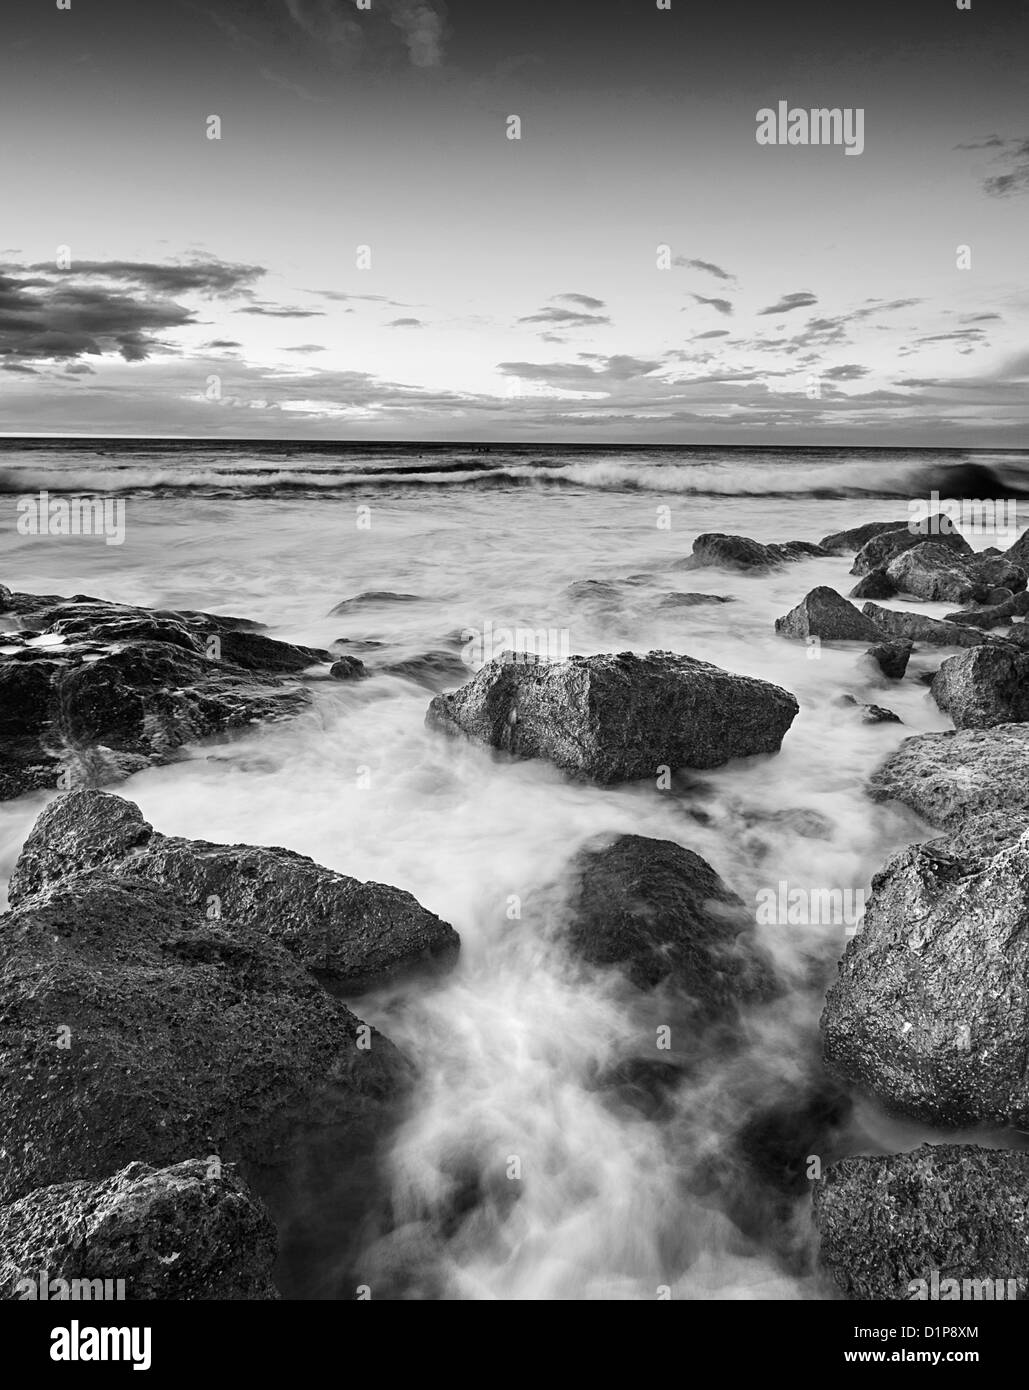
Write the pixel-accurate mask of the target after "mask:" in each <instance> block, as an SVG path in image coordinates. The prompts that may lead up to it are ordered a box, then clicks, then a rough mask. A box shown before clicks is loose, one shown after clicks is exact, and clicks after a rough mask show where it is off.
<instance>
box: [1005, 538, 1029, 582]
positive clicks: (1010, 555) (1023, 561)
mask: <svg viewBox="0 0 1029 1390" xmlns="http://www.w3.org/2000/svg"><path fill="white" fill-rule="evenodd" d="M1004 559H1005V560H1009V561H1010V562H1011V563H1012V564H1014V565H1020V566H1021V567H1022V569H1024V570H1026V571H1027V572H1029V530H1025V531H1023V532H1022V534H1021V535H1020V536H1019V538H1018V540H1017V541H1015V543H1014V545H1012V546H1009V548H1008V549H1007V550H1005V551H1004Z"/></svg>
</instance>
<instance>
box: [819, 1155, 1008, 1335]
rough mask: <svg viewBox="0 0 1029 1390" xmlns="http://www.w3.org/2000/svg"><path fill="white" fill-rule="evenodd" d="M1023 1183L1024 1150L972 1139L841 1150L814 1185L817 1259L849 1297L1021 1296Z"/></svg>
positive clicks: (948, 1298)
mask: <svg viewBox="0 0 1029 1390" xmlns="http://www.w3.org/2000/svg"><path fill="white" fill-rule="evenodd" d="M1027 1188H1029V1154H1025V1153H1008V1152H1005V1151H1003V1150H999V1149H984V1148H980V1147H979V1146H978V1145H975V1144H961V1145H955V1144H923V1145H922V1146H921V1148H918V1149H914V1150H913V1151H912V1152H911V1153H904V1154H887V1155H884V1156H878V1155H877V1156H874V1157H866V1156H862V1157H859V1158H846V1159H844V1160H843V1161H842V1162H840V1163H835V1164H833V1166H832V1167H831V1168H829V1169H828V1170H827V1171H826V1173H825V1176H824V1177H823V1179H822V1181H821V1182H820V1183H819V1184H818V1185H817V1186H816V1187H815V1190H814V1223H815V1226H816V1228H817V1231H818V1235H819V1238H820V1242H821V1249H820V1259H821V1262H822V1264H823V1266H824V1267H825V1268H826V1269H827V1270H828V1272H829V1274H830V1275H831V1276H832V1278H833V1280H834V1281H835V1283H836V1285H837V1287H838V1288H839V1289H840V1291H841V1292H842V1293H843V1295H844V1296H845V1297H846V1298H851V1299H856V1300H864V1299H904V1300H908V1299H932V1300H933V1301H935V1300H937V1299H947V1300H950V1299H968V1300H973V1299H991V1300H994V1301H997V1300H999V1299H1003V1300H1005V1301H1007V1300H1008V1299H1012V1300H1013V1299H1015V1298H1017V1297H1019V1296H1021V1297H1022V1298H1024V1297H1025V1294H1024V1292H1021V1290H1024V1289H1025V1288H1026V1280H1027V1279H1029V1224H1027V1222H1026V1219H1025V1194H1026V1190H1027ZM1009 1279H1010V1280H1012V1281H1014V1282H1013V1283H1012V1284H1011V1285H1008V1282H1007V1281H1008V1280H1009ZM951 1280H953V1281H957V1282H956V1283H954V1284H951V1283H949V1282H947V1281H951ZM998 1280H1000V1281H1003V1282H1002V1283H1001V1284H1000V1286H999V1287H1000V1292H999V1293H998V1283H997V1281H998ZM964 1281H975V1284H973V1285H969V1284H966V1283H965V1282H964ZM980 1281H981V1282H980ZM912 1321H914V1318H913V1317H912Z"/></svg>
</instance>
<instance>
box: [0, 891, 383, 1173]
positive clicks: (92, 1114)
mask: <svg viewBox="0 0 1029 1390" xmlns="http://www.w3.org/2000/svg"><path fill="white" fill-rule="evenodd" d="M0 1074H2V1075H3V1076H4V1078H5V1085H4V1087H3V1089H2V1090H0V1150H2V1151H4V1153H5V1155H6V1159H5V1162H4V1164H3V1165H2V1167H0V1201H11V1200H14V1199H16V1198H19V1197H21V1196H23V1195H24V1194H25V1193H27V1192H29V1191H31V1190H32V1189H33V1188H36V1187H40V1186H42V1185H44V1184H46V1185H49V1184H52V1183H54V1182H65V1181H70V1180H74V1179H79V1178H89V1179H98V1178H104V1177H107V1176H108V1175H110V1174H111V1173H113V1172H115V1171H117V1170H118V1169H120V1168H122V1167H124V1166H125V1164H127V1163H130V1162H132V1161H134V1160H140V1159H142V1160H145V1161H147V1162H149V1163H153V1164H155V1165H159V1166H165V1165H167V1164H172V1163H177V1162H180V1161H184V1160H186V1159H189V1158H193V1157H195V1156H196V1155H197V1154H198V1153H199V1154H212V1153H213V1154H218V1155H220V1156H221V1157H222V1158H223V1159H225V1160H228V1161H234V1160H241V1161H244V1162H247V1163H251V1164H261V1165H267V1164H275V1163H280V1162H284V1161H286V1160H287V1159H288V1158H289V1157H290V1155H291V1154H292V1153H293V1152H294V1149H295V1146H296V1145H297V1144H298V1143H300V1142H301V1136H302V1135H303V1134H305V1133H310V1132H311V1131H312V1130H315V1129H319V1128H322V1127H324V1126H329V1125H332V1126H337V1125H338V1126H348V1127H350V1128H351V1129H353V1127H354V1126H365V1125H369V1124H374V1123H376V1122H377V1120H378V1119H379V1117H381V1115H382V1113H383V1108H384V1106H385V1105H387V1104H388V1103H389V1102H390V1100H391V1099H394V1098H396V1097H398V1096H399V1095H400V1094H402V1092H403V1090H404V1089H405V1088H406V1086H407V1084H408V1081H409V1067H408V1064H407V1063H406V1062H405V1061H404V1060H403V1059H402V1057H401V1056H400V1054H399V1053H398V1052H397V1051H396V1049H395V1048H394V1047H393V1046H392V1044H391V1043H389V1041H388V1040H387V1039H386V1038H384V1037H382V1036H381V1035H379V1034H377V1033H375V1032H374V1031H373V1030H371V1029H368V1028H366V1026H365V1025H363V1024H362V1023H361V1021H360V1019H358V1018H356V1017H355V1016H354V1015H353V1014H352V1013H351V1012H350V1011H349V1010H348V1009H347V1008H345V1007H344V1006H343V1004H341V1003H340V1002H339V1001H338V1000H336V999H334V998H332V997H331V996H330V995H329V994H327V993H326V991H325V990H324V989H323V988H322V986H321V985H320V984H319V983H318V982H317V981H316V980H315V979H314V978H313V977H312V976H311V975H310V974H309V973H308V972H307V971H306V970H304V969H303V967H302V966H301V965H299V964H298V962H297V961H296V960H295V959H294V957H293V956H292V955H291V954H290V953H289V952H288V951H286V950H285V949H284V948H283V947H282V946H280V945H278V944H277V943H276V942H274V941H272V940H269V938H268V937H267V935H266V934H265V933H264V932H263V931H261V930H259V929H255V928H254V927H251V926H249V925H247V924H245V923H242V922H234V923H231V924H230V923H229V922H227V921H208V920H206V919H205V917H204V915H203V913H202V912H201V911H197V910H196V909H195V908H194V907H193V906H192V905H190V904H187V903H185V902H184V901H183V899H182V898H181V897H179V896H178V894H176V893H175V892H174V891H173V890H171V889H170V888H166V887H162V886H158V885H157V884H154V883H150V882H147V881H146V880H143V879H134V878H130V877H128V876H125V877H118V878H114V877H111V876H109V875H108V874H107V873H106V871H104V870H103V869H97V870H94V871H92V872H88V873H83V874H79V875H76V876H73V877H70V878H67V879H65V880H63V881H61V882H58V883H57V884H55V885H53V886H46V887H44V888H42V889H41V890H40V891H37V892H36V893H35V895H34V896H32V897H30V898H27V899H25V900H23V901H21V902H20V903H19V905H18V907H16V908H15V910H14V911H12V912H10V913H8V914H7V915H6V916H5V917H3V918H2V919H0Z"/></svg>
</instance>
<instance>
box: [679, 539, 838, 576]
mask: <svg viewBox="0 0 1029 1390" xmlns="http://www.w3.org/2000/svg"><path fill="white" fill-rule="evenodd" d="M824 554H825V551H823V550H822V548H821V546H818V545H813V544H812V543H811V542H810V541H787V542H786V543H785V544H784V545H762V544H761V543H760V542H759V541H754V540H751V539H750V537H749V536H725V535H722V534H720V533H718V532H709V533H706V534H704V535H702V536H698V537H697V539H696V540H695V541H694V542H693V553H692V554H691V555H689V556H687V558H686V559H685V560H680V561H679V562H678V563H677V564H676V566H675V568H676V569H706V568H713V569H740V570H758V569H772V568H777V567H778V566H779V565H782V564H786V563H788V562H790V561H793V560H803V559H806V558H808V557H809V556H812V555H824Z"/></svg>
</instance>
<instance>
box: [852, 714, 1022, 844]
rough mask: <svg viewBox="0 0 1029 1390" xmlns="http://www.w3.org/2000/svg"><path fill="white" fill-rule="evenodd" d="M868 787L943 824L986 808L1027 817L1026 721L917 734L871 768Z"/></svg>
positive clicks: (957, 824)
mask: <svg viewBox="0 0 1029 1390" xmlns="http://www.w3.org/2000/svg"><path fill="white" fill-rule="evenodd" d="M868 790H869V794H870V795H871V796H872V798H873V799H874V800H876V801H900V802H902V803H903V804H904V805H905V806H909V807H910V808H911V809H912V810H913V811H916V812H917V813H918V814H919V815H920V816H922V817H923V818H924V819H925V820H927V821H929V823H930V824H931V825H937V826H940V827H943V828H945V829H958V828H960V826H961V824H962V823H963V822H964V821H965V820H966V819H967V818H970V817H974V816H981V815H984V814H987V813H990V812H1003V813H1004V814H1006V815H1009V816H1012V817H1014V818H1019V817H1022V818H1024V819H1025V820H1026V821H1029V724H998V725H996V726H995V727H993V728H992V729H962V730H960V731H958V732H956V733H950V732H948V733H940V734H915V735H914V736H913V737H912V738H906V739H905V740H904V742H903V743H902V744H901V745H900V747H899V748H898V749H897V750H896V752H895V753H893V754H892V755H891V756H890V757H889V758H887V759H886V761H885V762H884V763H883V765H882V766H881V767H880V768H878V769H877V770H876V771H875V772H874V773H873V775H872V777H871V780H870V782H869V787H868Z"/></svg>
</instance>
